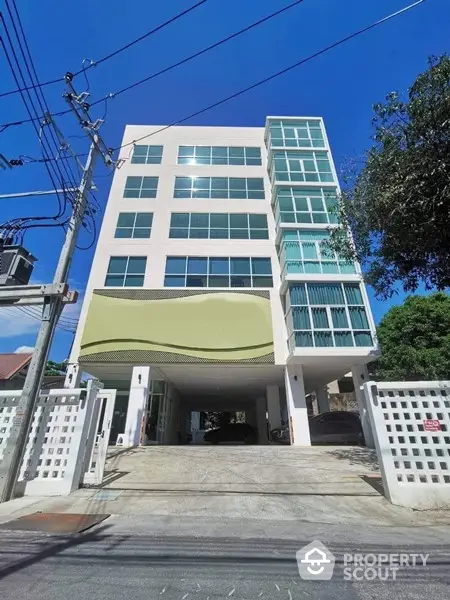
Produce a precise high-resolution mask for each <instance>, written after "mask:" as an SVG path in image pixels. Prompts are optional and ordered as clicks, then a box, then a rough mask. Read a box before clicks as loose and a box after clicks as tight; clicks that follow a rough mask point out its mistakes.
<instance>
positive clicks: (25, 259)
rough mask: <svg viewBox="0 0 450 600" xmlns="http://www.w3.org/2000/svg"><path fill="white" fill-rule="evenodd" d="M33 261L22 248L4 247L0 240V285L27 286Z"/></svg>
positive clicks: (14, 246)
mask: <svg viewBox="0 0 450 600" xmlns="http://www.w3.org/2000/svg"><path fill="white" fill-rule="evenodd" d="M35 261H36V257H34V256H33V255H32V254H30V253H29V252H28V251H27V250H25V248H24V247H23V246H16V245H9V246H8V245H5V246H4V245H3V243H2V240H0V285H27V284H28V282H29V281H30V277H31V273H32V272H33V267H34V263H35Z"/></svg>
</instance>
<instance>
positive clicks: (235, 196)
mask: <svg viewBox="0 0 450 600" xmlns="http://www.w3.org/2000/svg"><path fill="white" fill-rule="evenodd" d="M255 193H257V192H255ZM258 193H259V192H258ZM229 197H230V198H231V199H232V200H239V199H245V198H248V197H249V196H248V194H247V192H246V191H245V190H230V194H229Z"/></svg>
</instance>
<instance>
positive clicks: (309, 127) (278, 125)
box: [269, 119, 327, 149]
mask: <svg viewBox="0 0 450 600" xmlns="http://www.w3.org/2000/svg"><path fill="white" fill-rule="evenodd" d="M313 124H317V125H318V127H314V126H313ZM275 129H279V130H280V133H281V136H278V135H277V136H276V137H275V136H274V135H273V134H274V133H275V131H274V130H275ZM287 129H294V137H293V138H292V137H288V136H287V135H286V130H287ZM300 129H306V131H307V133H308V136H307V138H304V137H300V135H299V130H300ZM317 130H319V131H320V135H321V137H320V138H315V137H313V136H312V133H311V132H312V131H317ZM276 133H278V132H276ZM278 140H281V142H282V144H277V143H276V141H278ZM287 140H293V141H295V144H293V143H289V142H287ZM305 140H306V141H307V142H309V144H308V143H306V144H305V143H304V142H305ZM314 142H321V144H317V145H315V144H314ZM269 144H270V146H271V147H275V148H305V149H308V148H313V149H317V148H319V149H322V148H327V142H326V136H325V130H324V127H323V123H322V121H320V120H319V119H317V120H316V119H305V120H296V121H271V122H270V124H269Z"/></svg>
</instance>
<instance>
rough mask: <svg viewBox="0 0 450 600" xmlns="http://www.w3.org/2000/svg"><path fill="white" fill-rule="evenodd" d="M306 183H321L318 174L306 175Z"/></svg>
mask: <svg viewBox="0 0 450 600" xmlns="http://www.w3.org/2000/svg"><path fill="white" fill-rule="evenodd" d="M304 180H305V181H320V180H319V176H318V175H317V173H305V179H304Z"/></svg>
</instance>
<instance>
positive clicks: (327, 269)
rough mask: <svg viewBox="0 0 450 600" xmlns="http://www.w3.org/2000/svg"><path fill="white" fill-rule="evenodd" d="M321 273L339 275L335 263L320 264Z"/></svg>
mask: <svg viewBox="0 0 450 600" xmlns="http://www.w3.org/2000/svg"><path fill="white" fill-rule="evenodd" d="M322 273H327V274H330V275H331V274H335V273H339V267H338V264H337V262H331V261H327V262H323V263H322Z"/></svg>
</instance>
